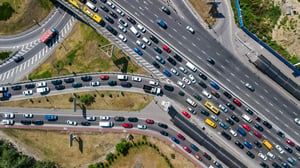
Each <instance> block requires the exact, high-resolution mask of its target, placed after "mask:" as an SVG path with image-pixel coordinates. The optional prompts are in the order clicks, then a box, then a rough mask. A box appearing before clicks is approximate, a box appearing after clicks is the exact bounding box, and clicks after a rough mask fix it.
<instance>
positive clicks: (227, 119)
mask: <svg viewBox="0 0 300 168" xmlns="http://www.w3.org/2000/svg"><path fill="white" fill-rule="evenodd" d="M226 121H227V122H228V123H229V124H230V125H234V122H233V121H232V120H231V119H230V118H226Z"/></svg>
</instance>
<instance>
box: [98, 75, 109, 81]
mask: <svg viewBox="0 0 300 168" xmlns="http://www.w3.org/2000/svg"><path fill="white" fill-rule="evenodd" d="M100 79H101V80H108V79H109V76H107V75H101V76H100Z"/></svg>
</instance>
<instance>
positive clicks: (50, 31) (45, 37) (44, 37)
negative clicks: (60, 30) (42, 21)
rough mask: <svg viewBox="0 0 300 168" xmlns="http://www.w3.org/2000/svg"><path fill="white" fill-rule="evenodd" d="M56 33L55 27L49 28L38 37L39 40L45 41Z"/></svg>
mask: <svg viewBox="0 0 300 168" xmlns="http://www.w3.org/2000/svg"><path fill="white" fill-rule="evenodd" d="M56 34H57V30H56V29H55V28H51V29H49V30H47V31H46V33H44V34H43V36H42V37H41V38H40V40H41V42H43V43H47V42H48V41H49V40H50V39H51V38H53V37H54V36H55V35H56Z"/></svg>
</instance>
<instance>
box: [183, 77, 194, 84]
mask: <svg viewBox="0 0 300 168" xmlns="http://www.w3.org/2000/svg"><path fill="white" fill-rule="evenodd" d="M182 80H183V81H184V82H185V83H187V84H188V85H190V84H191V83H192V82H191V81H190V80H189V79H188V78H187V77H183V78H182Z"/></svg>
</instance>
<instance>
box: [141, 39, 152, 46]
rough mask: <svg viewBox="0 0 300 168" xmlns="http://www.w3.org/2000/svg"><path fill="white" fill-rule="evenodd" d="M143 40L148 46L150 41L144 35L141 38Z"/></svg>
mask: <svg viewBox="0 0 300 168" xmlns="http://www.w3.org/2000/svg"><path fill="white" fill-rule="evenodd" d="M142 40H143V42H145V43H146V44H147V45H148V46H150V45H151V41H149V40H148V39H147V38H146V37H143V38H142Z"/></svg>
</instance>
